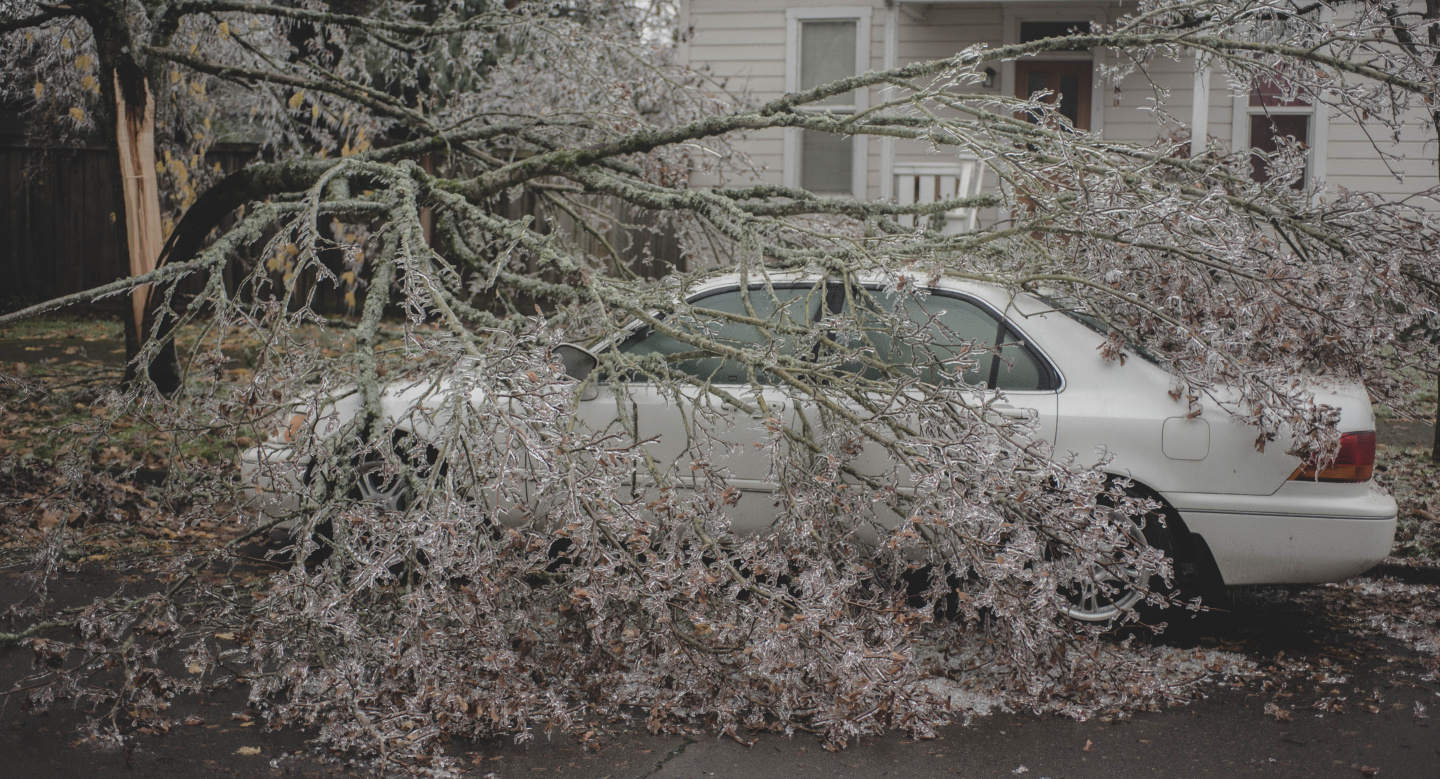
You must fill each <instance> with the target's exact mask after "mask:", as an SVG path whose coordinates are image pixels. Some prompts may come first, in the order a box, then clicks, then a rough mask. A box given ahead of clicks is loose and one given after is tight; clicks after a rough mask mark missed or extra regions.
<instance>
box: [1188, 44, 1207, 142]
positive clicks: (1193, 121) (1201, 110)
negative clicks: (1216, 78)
mask: <svg viewBox="0 0 1440 779" xmlns="http://www.w3.org/2000/svg"><path fill="white" fill-rule="evenodd" d="M1193 95H1194V97H1192V98H1191V105H1190V157H1191V158H1195V157H1199V156H1200V155H1202V154H1204V153H1205V140H1206V137H1207V136H1208V134H1209V132H1210V65H1209V63H1204V62H1201V61H1200V55H1199V54H1198V53H1197V54H1196V55H1195V90H1194V93H1193Z"/></svg>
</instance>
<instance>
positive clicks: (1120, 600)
mask: <svg viewBox="0 0 1440 779" xmlns="http://www.w3.org/2000/svg"><path fill="white" fill-rule="evenodd" d="M1136 497H1139V496H1136ZM1108 511H1109V514H1110V517H1111V518H1112V519H1113V520H1114V521H1115V522H1116V523H1117V524H1119V526H1120V528H1121V530H1122V531H1123V532H1124V534H1125V536H1126V539H1127V543H1128V544H1131V545H1134V546H1135V548H1138V547H1141V546H1149V547H1153V548H1155V549H1158V550H1160V552H1162V553H1164V554H1165V556H1166V557H1169V558H1170V559H1171V560H1172V562H1173V561H1174V549H1175V545H1174V543H1173V542H1172V540H1171V535H1170V531H1169V529H1168V528H1167V527H1165V525H1164V517H1163V516H1162V515H1161V513H1160V512H1158V511H1150V512H1146V513H1145V514H1143V515H1140V516H1131V515H1129V514H1126V513H1125V512H1123V511H1121V510H1120V509H1118V508H1110V509H1108ZM1100 551H1101V558H1102V559H1101V562H1099V563H1097V564H1096V565H1094V566H1093V567H1092V568H1091V570H1090V571H1089V574H1090V575H1089V576H1088V577H1086V581H1083V582H1077V583H1076V584H1075V585H1074V586H1073V587H1072V588H1070V589H1069V590H1068V591H1067V592H1066V593H1065V596H1066V600H1067V601H1068V603H1067V605H1066V606H1064V607H1063V608H1062V612H1063V613H1064V614H1065V615H1066V616H1068V617H1070V618H1071V619H1073V620H1076V621H1078V622H1110V621H1113V620H1114V619H1115V618H1116V617H1119V616H1121V615H1122V614H1124V613H1125V612H1127V611H1139V612H1141V620H1142V621H1148V618H1149V617H1151V616H1154V613H1155V612H1154V608H1153V606H1151V604H1148V603H1147V602H1146V600H1145V598H1146V596H1147V595H1148V594H1150V593H1151V592H1154V591H1157V590H1158V591H1160V592H1161V593H1162V594H1168V593H1169V591H1170V589H1171V588H1170V587H1169V586H1168V585H1166V583H1165V581H1164V580H1163V579H1161V578H1160V577H1159V576H1156V575H1155V574H1153V573H1151V572H1149V571H1147V570H1145V569H1143V568H1140V567H1139V566H1136V565H1134V564H1133V563H1131V562H1129V561H1127V560H1126V555H1124V554H1123V553H1122V552H1121V547H1120V546H1116V547H1111V548H1109V549H1102V550H1100Z"/></svg>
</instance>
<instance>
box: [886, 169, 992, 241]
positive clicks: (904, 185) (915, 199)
mask: <svg viewBox="0 0 1440 779" xmlns="http://www.w3.org/2000/svg"><path fill="white" fill-rule="evenodd" d="M894 170H895V202H896V203H898V204H899V205H902V206H908V205H914V204H916V203H922V204H926V203H938V202H940V201H942V200H951V199H953V198H957V197H972V196H974V195H978V194H980V183H981V178H982V177H983V172H984V169H983V168H981V167H980V162H979V160H975V159H963V158H962V159H957V160H953V161H947V162H911V163H896V164H895V168H894ZM915 219H916V217H915V216H913V215H906V216H901V217H898V218H897V221H899V222H900V224H902V225H905V226H906V227H913V226H915ZM929 219H931V226H932V227H934V228H935V229H938V230H939V231H940V232H942V233H944V234H946V235H954V234H956V233H965V232H970V231H971V230H974V229H975V228H976V226H977V224H978V222H979V219H980V214H979V209H976V208H953V209H950V210H949V211H946V212H944V213H943V214H936V215H935V216H932V217H929ZM937 223H938V224H937Z"/></svg>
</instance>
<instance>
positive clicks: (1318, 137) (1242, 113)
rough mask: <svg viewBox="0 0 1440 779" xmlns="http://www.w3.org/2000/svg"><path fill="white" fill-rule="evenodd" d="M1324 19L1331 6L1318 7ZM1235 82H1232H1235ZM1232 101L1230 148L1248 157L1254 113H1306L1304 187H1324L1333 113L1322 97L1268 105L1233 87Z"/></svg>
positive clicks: (1274, 114) (1330, 13)
mask: <svg viewBox="0 0 1440 779" xmlns="http://www.w3.org/2000/svg"><path fill="white" fill-rule="evenodd" d="M1318 10H1319V14H1320V19H1321V21H1325V22H1328V21H1330V19H1331V18H1332V17H1333V16H1334V12H1333V11H1332V10H1331V9H1330V8H1329V7H1321V8H1319V9H1318ZM1232 84H1233V82H1232ZM1231 92H1232V93H1233V95H1234V97H1233V101H1232V106H1233V108H1232V110H1231V114H1230V147H1231V148H1232V149H1234V150H1236V151H1239V150H1241V149H1245V150H1247V151H1251V154H1249V155H1246V156H1247V159H1248V158H1249V157H1250V156H1253V150H1252V149H1251V148H1250V127H1251V124H1252V122H1253V121H1254V120H1253V118H1252V117H1255V116H1266V115H1272V116H1278V115H1281V114H1290V115H1305V116H1308V117H1310V125H1309V128H1308V135H1309V136H1310V138H1309V140H1308V141H1307V143H1308V145H1309V147H1310V149H1309V153H1308V154H1307V155H1306V160H1305V182H1304V188H1305V189H1306V190H1308V191H1310V192H1319V191H1321V190H1323V189H1324V188H1325V175H1326V172H1327V170H1326V169H1327V167H1328V163H1329V159H1330V153H1329V145H1330V143H1329V139H1330V112H1329V111H1328V110H1320V109H1321V108H1322V107H1323V106H1324V105H1325V103H1324V102H1323V101H1321V100H1312V101H1311V102H1310V105H1304V106H1266V105H1258V106H1252V105H1250V90H1248V89H1247V90H1241V89H1232V90H1231Z"/></svg>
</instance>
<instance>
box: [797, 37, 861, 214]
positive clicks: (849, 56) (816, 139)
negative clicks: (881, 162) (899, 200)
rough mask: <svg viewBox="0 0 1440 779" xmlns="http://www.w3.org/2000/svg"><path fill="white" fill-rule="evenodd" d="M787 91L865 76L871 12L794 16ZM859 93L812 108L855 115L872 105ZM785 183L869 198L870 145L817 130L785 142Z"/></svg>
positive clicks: (817, 191) (857, 139)
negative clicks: (867, 149) (867, 161)
mask: <svg viewBox="0 0 1440 779" xmlns="http://www.w3.org/2000/svg"><path fill="white" fill-rule="evenodd" d="M787 15H788V27H789V30H788V32H789V36H788V38H789V44H788V52H787V57H786V91H789V92H796V91H803V90H807V89H814V88H815V87H818V86H823V85H825V84H829V83H831V82H833V81H838V80H840V79H843V78H849V77H851V76H854V75H856V74H858V73H863V72H864V71H865V70H866V69H867V67H868V65H869V58H870V57H869V50H870V46H869V42H870V9H869V8H855V9H849V8H815V9H791V10H790V11H789V12H788V14H787ZM868 95H869V93H868V91H867V90H864V89H857V90H854V91H852V92H847V93H844V94H840V95H833V96H831V97H829V98H826V99H825V100H823V101H819V102H817V103H812V104H810V105H809V106H807V109H809V110H816V111H831V112H834V113H836V114H853V113H855V112H856V111H858V110H860V109H862V108H865V107H866V106H867V105H868ZM785 183H786V185H787V186H794V187H800V188H802V189H806V190H809V191H811V192H814V193H816V194H821V195H849V196H853V197H864V193H865V141H864V139H863V138H855V137H852V136H845V135H835V134H833V133H827V132H821V131H816V130H803V129H802V130H791V131H788V132H787V135H786V139H785Z"/></svg>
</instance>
